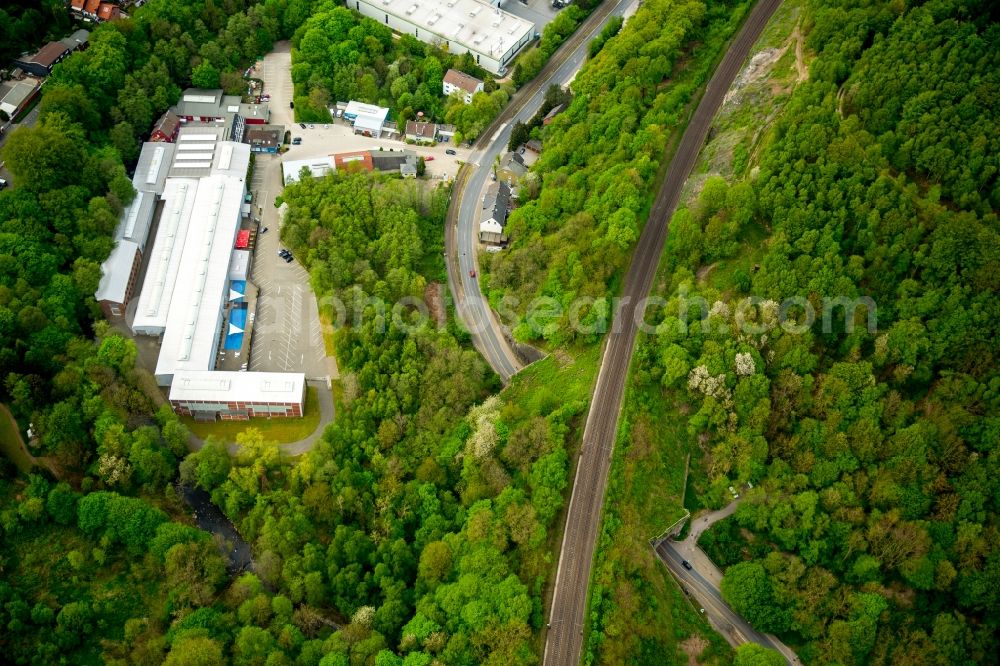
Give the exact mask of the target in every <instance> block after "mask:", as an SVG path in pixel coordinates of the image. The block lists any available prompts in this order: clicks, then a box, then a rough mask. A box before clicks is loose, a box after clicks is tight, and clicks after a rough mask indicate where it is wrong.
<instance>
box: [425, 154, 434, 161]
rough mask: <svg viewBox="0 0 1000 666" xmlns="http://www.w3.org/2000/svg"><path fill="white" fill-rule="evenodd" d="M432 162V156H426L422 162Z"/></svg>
mask: <svg viewBox="0 0 1000 666" xmlns="http://www.w3.org/2000/svg"><path fill="white" fill-rule="evenodd" d="M433 161H434V156H433V155H428V156H427V157H425V158H424V162H433Z"/></svg>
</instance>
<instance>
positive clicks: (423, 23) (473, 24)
mask: <svg viewBox="0 0 1000 666" xmlns="http://www.w3.org/2000/svg"><path fill="white" fill-rule="evenodd" d="M347 6H348V7H350V8H352V9H356V10H357V11H358V12H360V13H361V14H362V15H364V16H367V17H368V18H371V19H374V20H376V21H378V22H379V23H383V24H385V25H387V26H389V27H390V28H392V29H393V30H395V31H396V32H400V33H404V34H407V35H413V36H414V37H416V38H417V39H419V40H420V41H422V42H427V43H429V44H439V45H441V46H443V47H445V48H446V49H447V50H448V51H449V52H450V53H454V54H456V55H462V54H464V53H466V52H468V53H471V54H472V55H473V56H474V57H475V59H476V64H477V65H479V66H480V67H482V68H483V69H485V70H487V71H489V72H491V73H493V74H504V73H505V72H506V70H507V65H508V64H509V63H510V61H511V60H513V59H514V56H516V55H517V54H518V52H520V50H521V49H522V48H524V47H525V46H526V45H527V44H528V43H529V42H531V40H532V39H534V37H535V24H534V23H532V22H531V21H526V20H525V19H522V18H520V17H517V16H514V15H513V14H511V13H509V12H505V11H503V10H502V9H500V8H499V7H498V6H495V5H491V4H489V3H487V2H483V0H348V2H347Z"/></svg>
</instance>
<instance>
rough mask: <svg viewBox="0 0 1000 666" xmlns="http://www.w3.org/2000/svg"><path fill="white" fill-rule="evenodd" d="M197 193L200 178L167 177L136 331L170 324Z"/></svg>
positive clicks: (160, 329) (154, 332)
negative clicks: (170, 309)
mask: <svg viewBox="0 0 1000 666" xmlns="http://www.w3.org/2000/svg"><path fill="white" fill-rule="evenodd" d="M197 192H198V180H197V179H195V178H169V179H167V183H166V187H165V189H164V190H163V199H164V201H165V204H164V206H163V213H162V214H161V215H160V224H159V226H158V227H157V229H156V240H155V241H154V242H153V251H152V254H151V255H150V257H149V264H148V266H147V268H146V277H145V280H144V281H143V284H142V292H141V293H140V294H139V304H138V305H137V307H136V310H135V319H134V320H133V322H132V330H133V331H135V332H137V333H146V334H150V335H159V334H160V333H162V332H163V330H164V329H165V328H166V326H167V311H168V310H169V308H170V298H171V297H172V296H173V293H174V283H175V282H176V280H177V274H178V272H179V271H180V264H181V254H182V250H183V248H184V241H185V239H186V238H187V233H188V226H189V224H190V222H191V214H192V212H193V211H194V200H195V195H196V194H197Z"/></svg>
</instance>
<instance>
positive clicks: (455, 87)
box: [441, 69, 483, 104]
mask: <svg viewBox="0 0 1000 666" xmlns="http://www.w3.org/2000/svg"><path fill="white" fill-rule="evenodd" d="M441 91H442V92H443V93H444V94H445V97H451V95H452V94H453V93H458V94H459V96H460V97H461V98H462V100H463V101H464V102H465V103H466V104H471V103H472V96H473V95H475V94H476V93H477V92H483V82H482V81H480V80H479V79H477V78H476V77H474V76H469V75H468V74H466V73H465V72H460V71H458V70H457V69H449V70H448V71H447V72H446V73H445V75H444V80H443V81H442V82H441Z"/></svg>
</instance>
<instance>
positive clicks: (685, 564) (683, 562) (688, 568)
mask: <svg viewBox="0 0 1000 666" xmlns="http://www.w3.org/2000/svg"><path fill="white" fill-rule="evenodd" d="M681 566H682V567H684V568H685V569H687V570H688V571H691V563H690V562H688V561H687V560H681Z"/></svg>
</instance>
